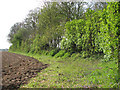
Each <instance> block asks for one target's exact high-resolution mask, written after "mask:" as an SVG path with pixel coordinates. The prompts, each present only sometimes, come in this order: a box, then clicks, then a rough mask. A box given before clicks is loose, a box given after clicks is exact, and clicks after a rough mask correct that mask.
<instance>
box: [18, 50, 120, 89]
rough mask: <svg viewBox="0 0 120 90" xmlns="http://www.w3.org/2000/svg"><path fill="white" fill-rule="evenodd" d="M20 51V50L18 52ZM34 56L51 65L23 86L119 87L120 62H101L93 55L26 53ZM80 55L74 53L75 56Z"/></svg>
mask: <svg viewBox="0 0 120 90" xmlns="http://www.w3.org/2000/svg"><path fill="white" fill-rule="evenodd" d="M17 53H18V52H17ZM21 54H23V55H26V56H32V57H34V58H36V59H38V60H39V61H41V62H43V63H47V64H50V66H49V67H48V68H46V69H44V70H42V72H40V73H38V76H37V77H34V78H32V79H31V80H30V82H29V83H28V84H24V85H22V86H21V88H35V87H37V88H40V87H43V88H52V87H54V88H61V87H64V88H95V87H97V88H118V85H119V83H118V81H119V77H118V75H119V74H118V65H117V64H118V62H117V61H109V62H100V61H101V59H102V58H103V57H102V56H100V57H102V58H99V59H100V60H97V59H96V58H94V57H92V58H91V60H88V59H87V58H86V59H84V58H81V57H79V58H76V59H74V58H73V57H69V58H65V59H63V58H53V57H50V56H46V55H38V54H25V53H21ZM75 55H76V56H79V53H78V54H75V53H74V56H75ZM119 88H120V87H119Z"/></svg>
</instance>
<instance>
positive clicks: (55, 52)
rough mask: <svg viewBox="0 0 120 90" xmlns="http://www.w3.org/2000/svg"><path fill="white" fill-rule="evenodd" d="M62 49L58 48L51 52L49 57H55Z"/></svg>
mask: <svg viewBox="0 0 120 90" xmlns="http://www.w3.org/2000/svg"><path fill="white" fill-rule="evenodd" d="M59 50H60V49H58V48H56V49H53V50H51V51H50V52H49V55H50V56H54V55H55V54H57V53H58V52H59Z"/></svg>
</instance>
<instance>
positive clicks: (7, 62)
mask: <svg viewBox="0 0 120 90" xmlns="http://www.w3.org/2000/svg"><path fill="white" fill-rule="evenodd" d="M47 66H48V65H47V64H42V63H41V62H39V61H38V60H36V59H34V58H32V57H27V56H23V55H18V54H14V53H9V52H2V89H7V88H9V89H12V88H16V89H17V88H19V87H20V85H22V84H25V83H27V81H28V80H30V78H32V77H35V76H36V75H37V72H40V71H41V70H42V69H44V68H46V67H47Z"/></svg>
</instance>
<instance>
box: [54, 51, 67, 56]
mask: <svg viewBox="0 0 120 90" xmlns="http://www.w3.org/2000/svg"><path fill="white" fill-rule="evenodd" d="M65 53H66V51H65V50H60V51H59V52H58V53H57V54H56V55H55V57H56V58H57V57H62V56H63V55H64V54H65Z"/></svg>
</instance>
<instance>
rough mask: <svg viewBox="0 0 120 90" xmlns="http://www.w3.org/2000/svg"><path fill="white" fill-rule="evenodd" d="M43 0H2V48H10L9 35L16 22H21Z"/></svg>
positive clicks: (0, 46) (0, 28) (0, 41)
mask: <svg viewBox="0 0 120 90" xmlns="http://www.w3.org/2000/svg"><path fill="white" fill-rule="evenodd" d="M41 3H42V0H0V49H5V48H9V46H10V43H8V41H7V35H8V34H9V32H10V28H11V26H12V25H13V24H15V23H16V22H21V21H23V20H24V19H25V17H26V16H27V14H28V12H29V10H31V9H34V8H36V7H40V5H41Z"/></svg>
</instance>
